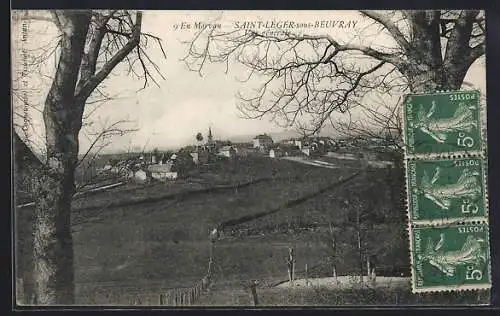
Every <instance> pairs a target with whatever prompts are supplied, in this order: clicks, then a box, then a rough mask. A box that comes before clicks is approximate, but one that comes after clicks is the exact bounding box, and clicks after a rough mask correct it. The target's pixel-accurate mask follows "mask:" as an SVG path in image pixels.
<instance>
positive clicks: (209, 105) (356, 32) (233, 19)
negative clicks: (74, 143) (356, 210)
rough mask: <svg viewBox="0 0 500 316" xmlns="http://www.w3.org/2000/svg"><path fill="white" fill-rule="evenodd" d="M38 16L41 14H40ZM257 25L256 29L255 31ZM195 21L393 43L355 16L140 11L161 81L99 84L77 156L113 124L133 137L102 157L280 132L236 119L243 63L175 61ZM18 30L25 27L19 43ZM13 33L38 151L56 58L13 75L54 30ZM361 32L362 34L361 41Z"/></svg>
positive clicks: (38, 27) (116, 78)
mask: <svg viewBox="0 0 500 316" xmlns="http://www.w3.org/2000/svg"><path fill="white" fill-rule="evenodd" d="M35 13H36V12H35ZM39 13H40V12H39ZM43 14H44V13H43V12H41V13H40V14H39V15H43ZM259 21H260V22H261V24H260V25H256V22H259ZM197 22H198V23H199V22H204V23H212V24H219V25H220V30H223V31H231V30H234V29H235V27H243V26H251V23H250V22H253V23H254V25H253V26H255V27H260V30H263V29H264V28H265V26H266V25H265V24H263V23H267V26H269V23H271V22H274V23H275V24H276V23H278V22H279V23H281V24H278V25H280V26H287V25H288V26H290V24H291V23H290V22H293V23H294V24H293V28H294V31H296V32H305V33H307V34H311V35H322V34H329V35H332V36H335V39H337V40H339V41H343V42H361V41H362V42H363V44H366V45H371V44H373V45H382V44H383V46H391V45H393V43H392V41H391V39H390V38H389V37H387V36H384V35H377V36H372V35H373V34H377V33H378V29H376V28H373V27H372V26H370V25H372V21H371V20H369V19H366V18H363V17H362V16H361V15H360V14H359V13H358V12H356V11H300V12H297V11H224V12H222V11H220V12H219V11H185V12H183V11H145V12H144V16H143V26H142V31H143V32H145V33H150V34H152V35H155V36H157V37H159V38H160V39H161V40H162V44H163V48H164V50H165V53H166V58H165V57H164V56H163V55H162V52H161V50H160V49H159V47H158V46H157V45H154V43H152V42H150V46H149V48H148V50H147V52H148V55H149V56H150V57H151V59H152V60H154V61H155V63H156V64H157V65H158V67H159V69H160V71H161V73H162V75H163V76H164V77H165V80H163V79H161V78H160V77H159V76H156V77H155V78H156V79H157V80H158V83H159V85H160V86H159V87H158V86H155V85H154V84H151V85H150V86H148V87H146V88H145V89H143V90H140V89H141V88H142V86H143V82H142V81H140V80H138V79H136V78H133V77H131V76H128V75H127V74H126V73H125V72H124V71H123V69H124V68H123V67H121V68H120V67H118V68H117V69H116V71H115V72H114V74H113V76H112V77H110V78H109V79H107V80H106V81H105V82H104V87H103V90H104V91H106V93H108V94H110V95H113V96H115V98H114V99H113V100H110V101H107V102H106V103H105V104H102V105H101V106H100V107H99V108H98V109H96V110H95V111H94V112H93V113H92V116H91V118H92V122H93V125H92V126H91V127H85V128H84V131H83V132H82V133H81V134H80V151H81V152H84V151H86V149H87V148H88V147H89V145H90V143H91V139H89V138H88V137H87V136H86V132H85V129H88V130H92V129H94V130H99V128H100V127H102V126H107V125H109V124H111V123H112V122H114V121H117V120H129V121H131V122H130V123H128V124H126V125H124V127H126V128H133V129H136V130H137V131H135V132H134V133H130V134H127V135H125V136H120V137H114V138H113V139H112V143H111V144H110V145H109V146H108V147H107V148H106V150H107V151H124V150H127V149H128V148H135V149H136V148H145V149H146V150H150V149H152V148H154V147H158V148H165V149H166V148H176V147H179V146H183V145H187V144H192V143H194V142H195V135H196V133H197V132H202V133H204V134H205V135H206V131H207V130H208V128H209V127H211V128H212V132H213V134H214V136H215V138H218V139H227V138H234V137H238V136H252V135H256V134H260V133H264V132H267V133H279V132H281V131H283V129H282V128H280V127H278V126H276V124H275V123H273V122H271V121H270V120H269V119H262V120H249V119H244V118H241V113H239V112H238V110H237V107H236V101H237V99H236V93H237V92H238V91H242V90H243V91H247V90H248V89H250V88H252V87H253V86H252V84H248V83H247V84H245V83H241V82H238V81H237V80H236V79H237V78H241V77H242V74H243V73H244V69H243V68H242V67H241V65H238V64H230V65H229V72H228V73H226V72H225V67H224V66H223V65H216V64H208V65H206V67H205V68H204V71H203V75H202V76H200V74H198V73H197V72H192V71H189V70H188V69H187V67H186V65H185V64H184V63H183V62H182V61H181V58H183V57H184V56H185V54H186V52H187V49H188V44H186V42H189V41H190V40H191V39H193V37H194V36H195V35H196V32H197V30H196V29H195V23H197ZM245 22H246V24H245ZM340 22H342V24H341V23H340ZM341 26H343V27H341ZM15 27H17V28H15ZM23 27H24V28H25V29H27V31H26V34H25V37H24V39H23V38H22V36H23V34H24V32H23V31H22V29H23ZM16 29H17V32H15V31H13V32H12V33H11V34H12V40H13V47H14V52H13V55H14V56H13V58H14V62H13V64H14V69H13V70H14V77H15V76H16V74H17V76H18V77H19V76H25V77H26V78H27V79H28V80H25V81H20V83H18V84H19V85H18V88H19V90H21V91H22V90H23V89H24V90H26V91H28V93H26V95H27V99H28V103H29V104H30V109H29V110H28V111H29V113H30V117H31V119H32V125H33V127H30V129H29V131H30V138H31V139H32V140H33V144H34V145H33V147H38V148H41V147H43V137H44V136H43V135H44V134H43V133H44V132H43V129H44V128H43V123H42V116H41V112H40V111H41V109H42V108H43V102H44V99H45V97H46V94H47V91H48V89H49V88H50V82H51V81H50V74H51V73H52V74H53V72H54V69H55V68H54V66H55V60H56V58H54V57H53V56H51V57H50V58H48V59H46V60H44V62H43V63H41V65H39V66H37V67H38V68H37V71H32V70H31V69H30V71H29V73H28V74H22V75H19V71H20V70H22V68H23V66H22V65H23V55H22V53H21V52H27V53H26V54H27V55H29V56H28V57H27V58H32V57H33V56H38V55H39V49H38V48H41V47H48V48H50V47H53V46H54V43H55V41H54V38H55V37H56V36H57V31H56V29H55V27H54V25H53V24H52V22H48V21H39V20H29V22H28V23H17V24H14V27H13V30H16ZM361 33H363V36H360V34H361ZM367 35H370V36H367ZM370 41H371V42H370ZM16 53H17V54H16ZM16 56H17V57H16ZM466 80H468V81H471V82H473V83H474V84H475V86H476V87H477V88H479V89H481V90H482V91H485V88H486V83H485V67H484V63H480V62H478V63H475V64H474V65H473V66H472V67H471V69H470V71H469V73H468V75H467V78H466ZM26 82H28V83H26ZM14 86H15V85H14ZM139 90H140V91H139ZM13 99H14V107H15V106H20V105H21V106H22V102H21V103H20V101H19V100H20V99H19V98H16V97H14V98H13ZM16 102H17V103H16ZM16 104H17V105H16ZM93 109H94V106H93V105H88V106H87V110H86V113H90V112H91V111H92V110H93ZM15 119H16V118H15ZM17 119H20V120H21V123H22V118H20V117H17ZM87 134H88V133H87ZM34 149H35V150H36V148H34Z"/></svg>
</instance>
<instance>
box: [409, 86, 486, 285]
mask: <svg viewBox="0 0 500 316" xmlns="http://www.w3.org/2000/svg"><path fill="white" fill-rule="evenodd" d="M479 100H480V93H479V91H476V90H473V91H452V92H439V93H433V94H419V95H407V96H405V102H404V106H403V108H404V122H403V123H404V141H405V163H406V188H407V198H408V203H407V205H408V217H409V220H410V222H409V235H410V250H411V266H412V291H413V292H414V293H419V292H434V291H459V290H480V289H489V288H491V276H490V248H489V226H488V204H487V185H486V176H485V175H486V169H487V158H486V156H485V155H484V154H483V150H484V148H483V142H484V139H483V138H482V129H481V114H482V112H481V105H480V102H479Z"/></svg>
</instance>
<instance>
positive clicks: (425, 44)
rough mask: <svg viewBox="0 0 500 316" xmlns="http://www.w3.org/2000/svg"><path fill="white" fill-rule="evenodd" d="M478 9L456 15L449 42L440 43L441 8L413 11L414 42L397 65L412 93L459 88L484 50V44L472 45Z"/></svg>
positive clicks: (410, 14) (411, 18)
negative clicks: (444, 46)
mask: <svg viewBox="0 0 500 316" xmlns="http://www.w3.org/2000/svg"><path fill="white" fill-rule="evenodd" d="M478 13H479V11H472V10H464V11H462V13H461V14H460V16H459V17H458V18H457V20H456V23H455V25H454V27H453V30H452V31H451V35H450V37H449V38H448V40H447V42H446V49H445V55H444V57H443V53H442V51H443V49H442V45H441V37H440V29H439V24H440V20H441V13H440V11H439V10H432V11H430V10H428V11H410V12H408V13H407V17H408V19H409V22H410V24H411V29H412V41H411V43H410V44H409V46H408V47H407V49H406V57H407V60H406V61H405V62H404V63H401V64H400V65H396V67H398V69H399V70H400V72H401V73H402V74H403V75H404V76H405V77H406V79H407V80H408V84H409V88H410V91H411V92H413V93H425V92H434V91H436V90H458V89H460V87H461V85H462V82H463V80H464V78H465V75H466V74H467V71H468V69H469V68H470V66H471V65H472V63H473V62H474V61H475V60H476V59H477V58H478V57H479V56H481V55H482V54H483V53H484V43H483V44H479V45H477V46H476V47H474V48H472V47H470V46H469V41H470V38H471V32H472V28H473V23H474V19H475V17H476V16H477V14H478Z"/></svg>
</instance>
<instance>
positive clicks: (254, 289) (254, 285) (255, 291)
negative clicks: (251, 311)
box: [250, 281, 259, 306]
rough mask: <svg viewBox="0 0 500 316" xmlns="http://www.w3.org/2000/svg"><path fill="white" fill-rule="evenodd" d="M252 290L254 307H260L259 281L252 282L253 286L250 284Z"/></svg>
mask: <svg viewBox="0 0 500 316" xmlns="http://www.w3.org/2000/svg"><path fill="white" fill-rule="evenodd" d="M250 290H251V292H252V297H253V305H254V306H257V305H259V298H258V297H257V281H254V282H252V284H250Z"/></svg>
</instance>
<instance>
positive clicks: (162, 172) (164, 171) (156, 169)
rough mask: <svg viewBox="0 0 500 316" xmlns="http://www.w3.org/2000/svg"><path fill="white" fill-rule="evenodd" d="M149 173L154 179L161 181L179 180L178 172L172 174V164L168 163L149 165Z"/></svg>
mask: <svg viewBox="0 0 500 316" xmlns="http://www.w3.org/2000/svg"><path fill="white" fill-rule="evenodd" d="M148 171H149V172H150V173H151V177H152V178H153V179H157V180H161V181H163V180H175V179H177V172H172V162H167V163H166V164H164V165H149V166H148Z"/></svg>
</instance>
